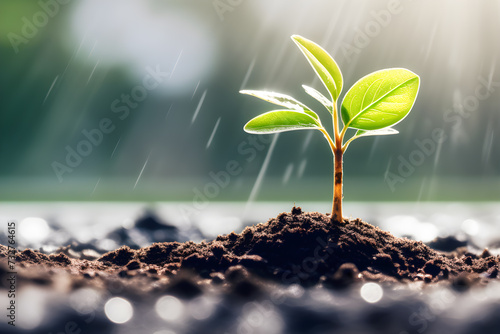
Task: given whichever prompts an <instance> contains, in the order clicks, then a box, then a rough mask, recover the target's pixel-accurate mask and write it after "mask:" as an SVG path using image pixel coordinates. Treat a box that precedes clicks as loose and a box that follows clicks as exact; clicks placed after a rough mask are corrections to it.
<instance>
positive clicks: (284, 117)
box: [243, 110, 320, 134]
mask: <svg viewBox="0 0 500 334" xmlns="http://www.w3.org/2000/svg"><path fill="white" fill-rule="evenodd" d="M319 127H320V124H319V123H318V121H317V120H316V119H314V118H313V117H311V116H309V115H308V114H305V113H303V112H301V111H295V110H273V111H270V112H267V113H264V114H262V115H259V116H257V117H255V118H252V119H251V120H250V121H248V123H247V124H245V127H244V128H243V129H244V130H245V131H246V132H248V133H256V134H266V133H276V132H283V131H291V130H304V129H315V128H319Z"/></svg>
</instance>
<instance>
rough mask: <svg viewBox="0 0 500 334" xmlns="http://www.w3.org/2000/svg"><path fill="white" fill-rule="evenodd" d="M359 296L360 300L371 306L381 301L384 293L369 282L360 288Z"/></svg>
mask: <svg viewBox="0 0 500 334" xmlns="http://www.w3.org/2000/svg"><path fill="white" fill-rule="evenodd" d="M360 294H361V298H363V299H364V300H365V301H366V302H367V303H370V304H373V303H377V302H378V301H380V299H382V296H383V295H384V291H383V290H382V287H381V286H380V285H378V284H377V283H373V282H369V283H366V284H364V285H363V286H362V287H361V290H360Z"/></svg>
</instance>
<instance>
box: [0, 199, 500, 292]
mask: <svg viewBox="0 0 500 334" xmlns="http://www.w3.org/2000/svg"><path fill="white" fill-rule="evenodd" d="M6 256H7V247H5V246H1V245H0V257H3V258H5V257H6ZM16 257H17V266H18V267H19V269H18V275H20V278H21V280H27V281H34V280H37V281H38V282H46V283H47V284H50V282H54V281H55V280H56V277H60V276H61V275H63V276H64V275H66V276H68V277H71V278H72V282H73V283H72V285H73V286H81V285H84V284H92V285H97V286H103V287H108V288H109V287H110V286H111V285H112V286H113V287H115V288H116V285H117V284H118V285H120V284H123V285H128V286H130V287H131V286H134V287H135V288H136V289H137V288H138V287H140V289H142V290H143V291H142V292H144V291H145V290H147V291H156V290H158V289H166V288H168V289H173V288H174V287H175V286H177V288H179V285H180V286H182V285H184V289H185V290H186V291H187V293H196V286H195V285H196V284H195V285H189V283H186V282H185V281H182V280H179V277H186V275H189V277H197V278H198V280H199V282H208V283H213V284H220V283H223V282H228V283H234V284H233V285H237V284H240V283H241V282H242V281H244V279H245V278H246V277H248V276H249V275H251V276H252V277H260V278H263V279H266V280H272V281H275V282H277V283H281V284H301V285H303V286H311V285H315V284H318V283H322V284H323V285H324V286H327V287H332V288H344V287H347V286H349V285H351V284H353V283H356V282H361V281H378V282H384V281H392V282H412V281H424V282H428V283H430V282H437V281H442V280H448V281H450V282H451V283H452V284H453V285H454V286H456V287H457V288H462V287H467V286H469V285H470V284H472V283H474V282H480V281H484V280H488V279H496V278H497V276H498V270H499V261H500V258H499V257H498V256H496V257H495V256H492V255H491V254H489V252H488V251H486V250H485V251H484V252H483V253H482V254H481V255H475V254H471V253H468V252H467V251H466V249H458V250H456V251H454V252H448V253H446V252H439V251H436V250H433V249H432V248H430V247H428V246H426V245H424V244H423V243H421V242H418V241H412V240H408V239H406V238H396V237H394V236H393V235H391V234H390V233H387V232H384V231H382V230H380V229H379V228H377V227H374V226H372V225H370V224H368V223H365V222H363V221H361V220H359V219H351V220H348V219H345V220H344V221H343V222H341V223H340V222H331V221H330V217H329V216H328V215H324V214H321V213H317V212H309V213H307V212H306V213H305V212H302V210H301V208H297V207H294V208H293V209H292V212H291V213H282V214H280V215H278V216H277V217H276V218H273V219H270V220H269V221H268V222H267V223H263V224H258V225H255V226H250V227H246V228H245V229H244V230H243V232H242V233H240V234H236V233H234V232H233V233H230V234H227V235H221V236H218V237H217V238H216V239H215V240H213V241H210V242H205V241H203V242H201V243H194V242H191V241H188V242H184V243H179V242H165V243H155V244H152V245H151V246H149V247H145V248H141V249H137V250H133V249H130V248H129V247H127V246H124V247H121V248H119V249H117V250H115V251H112V252H109V253H106V254H104V255H103V256H102V257H100V258H99V259H97V260H94V261H91V260H85V259H74V258H70V257H68V256H67V255H65V254H63V253H59V254H51V255H45V254H42V253H40V252H37V251H32V250H30V249H27V250H24V251H22V252H18V253H17V256H16ZM6 262H7V261H6V259H0V265H1V266H0V274H1V273H2V271H6ZM2 267H3V269H2ZM127 282H133V283H129V284H127ZM148 282H156V283H155V284H138V283H148ZM186 284H187V286H185V285H186ZM248 289H250V287H248V286H247V287H246V289H245V291H248ZM250 290H251V289H250Z"/></svg>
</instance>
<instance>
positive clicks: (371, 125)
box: [240, 35, 420, 222]
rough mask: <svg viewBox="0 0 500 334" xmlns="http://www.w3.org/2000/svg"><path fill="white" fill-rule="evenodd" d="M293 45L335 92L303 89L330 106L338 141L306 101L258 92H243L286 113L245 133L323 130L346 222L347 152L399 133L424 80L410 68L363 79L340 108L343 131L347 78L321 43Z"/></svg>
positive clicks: (254, 123)
mask: <svg viewBox="0 0 500 334" xmlns="http://www.w3.org/2000/svg"><path fill="white" fill-rule="evenodd" d="M292 40H293V41H294V42H295V44H297V46H298V47H299V49H300V50H301V51H302V53H303V54H304V56H305V57H306V58H307V60H308V62H309V64H310V65H311V66H312V67H313V69H314V71H315V72H316V74H317V75H318V77H319V78H320V79H321V82H322V83H323V85H324V86H325V88H326V89H327V91H328V93H329V97H330V98H328V97H326V96H324V95H323V94H322V93H320V92H319V91H317V90H316V89H314V88H312V87H308V86H303V88H304V89H305V91H306V93H307V94H309V95H310V96H312V97H313V98H315V99H316V100H317V101H319V102H320V103H321V104H322V105H324V106H325V108H326V109H327V110H328V112H329V113H330V114H331V117H332V120H333V132H334V136H333V137H331V136H330V134H329V133H328V132H327V131H326V130H325V128H324V127H323V125H322V124H321V120H320V118H319V116H318V115H317V114H316V113H315V112H314V111H313V110H312V109H311V108H309V107H308V106H306V105H305V104H303V103H302V102H299V101H297V100H296V99H294V98H293V97H291V96H287V95H284V94H279V93H274V92H265V91H254V90H242V91H240V93H242V94H248V95H252V96H255V97H258V98H260V99H263V100H266V101H268V102H271V103H274V104H276V105H279V106H282V107H285V108H286V109H279V110H273V111H269V112H267V113H264V114H261V115H259V116H257V117H255V118H253V119H251V120H250V121H249V122H248V123H247V124H246V125H245V127H244V130H245V131H246V132H248V133H254V134H270V133H277V132H283V131H291V130H304V129H316V130H319V131H321V132H322V133H323V135H324V137H325V138H326V140H327V141H328V144H329V145H330V148H331V150H332V153H333V156H334V181H333V204H332V216H331V219H332V221H337V222H342V220H343V217H342V197H343V195H342V173H343V172H342V163H343V160H342V158H343V154H344V152H345V150H346V149H347V147H349V144H350V143H351V142H352V141H353V140H355V139H358V138H361V137H367V136H380V135H392V134H396V133H398V131H397V130H395V129H393V128H392V126H393V125H395V124H397V123H399V122H400V121H401V120H402V119H403V118H405V117H406V115H408V113H409V112H410V110H411V108H412V107H413V104H414V102H415V99H416V97H417V93H418V89H419V83H420V78H419V76H418V75H417V74H415V73H413V72H412V71H410V70H407V69H404V68H389V69H384V70H380V71H376V72H373V73H371V74H368V75H367V76H365V77H363V78H361V79H360V80H358V82H356V83H355V84H354V85H353V86H352V87H351V88H350V89H349V90H348V92H347V93H346V94H345V96H344V99H343V101H342V104H341V109H340V116H341V118H342V123H343V125H344V127H343V128H342V129H341V130H339V112H338V108H337V101H338V98H339V96H340V94H341V92H342V86H343V79H342V73H341V72H340V69H339V67H338V65H337V63H336V62H335V60H333V58H332V57H331V56H330V55H329V54H328V52H326V51H325V50H324V49H323V48H322V47H321V46H319V45H317V44H316V43H314V42H312V41H310V40H308V39H306V38H304V37H301V36H298V35H293V36H292ZM348 128H353V129H355V130H356V133H355V134H354V135H353V136H352V137H351V138H349V139H347V140H344V139H345V135H346V131H347V129H348Z"/></svg>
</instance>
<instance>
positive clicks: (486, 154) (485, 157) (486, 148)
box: [481, 122, 493, 164]
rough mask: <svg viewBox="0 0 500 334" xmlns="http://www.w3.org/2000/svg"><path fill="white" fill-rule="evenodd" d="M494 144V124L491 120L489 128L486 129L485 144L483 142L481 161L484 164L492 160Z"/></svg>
mask: <svg viewBox="0 0 500 334" xmlns="http://www.w3.org/2000/svg"><path fill="white" fill-rule="evenodd" d="M492 144H493V126H492V122H489V123H488V128H487V129H486V136H485V138H484V144H483V154H482V157H481V161H482V163H483V164H486V163H487V162H488V161H489V160H490V156H491V146H492Z"/></svg>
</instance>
